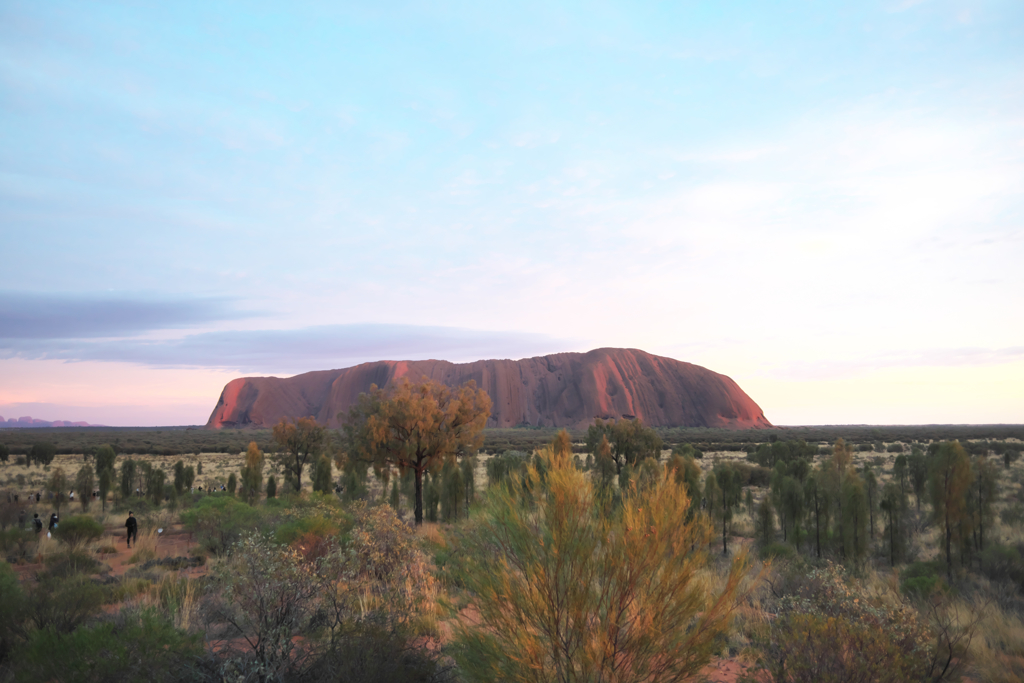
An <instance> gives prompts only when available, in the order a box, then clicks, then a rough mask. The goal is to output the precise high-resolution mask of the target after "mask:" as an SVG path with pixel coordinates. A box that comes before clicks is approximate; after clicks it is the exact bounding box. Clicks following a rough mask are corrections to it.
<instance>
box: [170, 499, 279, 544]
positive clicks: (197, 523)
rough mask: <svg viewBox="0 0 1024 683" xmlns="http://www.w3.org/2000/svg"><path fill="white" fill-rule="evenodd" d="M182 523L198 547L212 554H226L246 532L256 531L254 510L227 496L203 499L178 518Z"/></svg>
mask: <svg viewBox="0 0 1024 683" xmlns="http://www.w3.org/2000/svg"><path fill="white" fill-rule="evenodd" d="M181 521H182V524H184V525H185V528H187V529H188V530H189V531H191V532H193V533H194V534H196V540H197V542H198V543H199V545H201V546H202V547H204V548H206V549H207V550H209V551H210V552H212V553H214V554H220V553H223V552H224V551H226V550H227V549H228V548H229V547H230V546H231V545H232V544H233V543H235V542H237V541H238V539H239V538H241V536H242V534H243V533H244V532H246V531H253V530H256V529H258V528H259V525H260V521H261V515H260V513H259V511H258V510H256V509H255V508H252V507H250V506H249V505H246V504H245V503H243V502H242V501H240V500H238V499H237V498H233V497H231V496H206V497H205V498H202V499H200V501H199V502H198V503H197V504H196V505H195V506H194V507H193V508H192V509H190V510H188V511H186V512H185V513H183V514H182V516H181Z"/></svg>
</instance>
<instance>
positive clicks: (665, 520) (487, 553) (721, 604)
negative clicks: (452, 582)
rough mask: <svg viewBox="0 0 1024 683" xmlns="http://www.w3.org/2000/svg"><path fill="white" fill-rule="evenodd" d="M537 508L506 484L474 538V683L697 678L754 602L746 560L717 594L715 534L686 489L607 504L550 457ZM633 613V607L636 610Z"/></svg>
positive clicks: (532, 470) (636, 493)
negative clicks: (747, 603) (706, 573)
mask: <svg viewBox="0 0 1024 683" xmlns="http://www.w3.org/2000/svg"><path fill="white" fill-rule="evenodd" d="M542 462H544V464H545V468H544V469H545V474H544V478H543V479H541V474H540V471H539V469H538V468H537V467H536V466H535V465H531V466H530V467H529V468H528V470H527V473H526V483H527V486H528V487H529V490H530V491H531V498H532V501H533V505H524V500H523V498H522V497H521V496H520V495H517V493H516V491H517V490H518V487H516V488H515V489H513V488H512V487H510V486H508V485H498V486H493V487H491V488H490V489H489V491H488V496H487V501H486V504H485V506H484V508H483V510H482V511H481V516H480V518H479V526H478V527H476V528H475V529H474V530H472V542H470V543H469V544H467V547H469V548H472V551H471V558H469V560H470V563H471V569H470V571H467V572H466V573H465V581H466V586H467V589H468V592H470V593H471V594H473V595H474V596H475V603H474V606H475V607H476V608H477V609H478V612H479V617H478V618H477V619H475V620H473V622H474V623H469V622H460V623H457V624H456V627H455V628H456V633H457V636H456V650H455V656H456V659H457V660H458V661H459V664H460V665H461V667H462V670H463V673H464V675H465V676H466V678H467V679H468V680H481V681H492V680H603V679H607V680H623V681H626V680H685V678H686V677H690V676H693V675H694V674H696V673H697V672H699V671H700V669H701V668H702V667H703V666H704V664H705V663H706V662H707V659H708V658H709V657H710V654H711V651H712V650H713V649H715V648H716V647H717V645H718V642H719V641H718V638H719V636H721V635H722V634H723V633H724V632H725V631H726V628H727V627H728V624H729V621H730V615H731V613H732V611H733V609H735V607H736V606H737V604H738V603H739V602H740V600H741V599H742V597H741V594H740V584H741V581H742V579H743V577H744V575H745V573H746V558H745V556H743V555H741V556H740V557H739V558H737V559H736V560H735V561H734V562H732V563H731V565H730V567H729V569H728V570H727V577H722V580H721V581H719V582H716V584H717V585H716V586H715V588H713V589H711V588H709V585H708V584H707V583H706V582H705V581H703V580H698V579H697V578H696V577H697V576H699V575H700V574H701V573H702V571H703V569H704V568H705V567H706V565H707V563H708V561H709V558H708V553H707V550H706V549H707V547H708V544H709V543H710V541H711V537H712V536H711V534H712V530H711V528H710V525H709V524H708V523H707V521H706V520H705V518H704V516H703V515H698V516H695V517H694V518H693V519H689V500H688V497H687V495H686V494H685V493H683V492H682V491H680V488H679V487H677V486H676V484H675V482H674V481H672V480H670V479H669V478H668V477H664V478H662V479H660V480H659V481H658V482H657V483H656V484H655V485H653V486H651V487H650V488H648V489H646V490H638V489H636V488H632V489H627V490H626V492H625V494H624V498H625V501H624V503H623V505H622V507H621V512H620V513H616V514H612V511H611V510H610V508H609V507H607V506H602V504H601V503H600V500H599V498H598V494H597V493H596V492H595V487H594V484H593V481H592V479H591V478H590V477H588V476H587V475H585V474H583V473H582V472H579V471H578V470H577V469H576V468H575V467H573V465H572V463H571V461H570V459H569V457H568V456H567V455H559V454H554V453H551V452H550V451H546V452H545V453H544V455H543V456H542ZM626 605H628V607H624V606H626Z"/></svg>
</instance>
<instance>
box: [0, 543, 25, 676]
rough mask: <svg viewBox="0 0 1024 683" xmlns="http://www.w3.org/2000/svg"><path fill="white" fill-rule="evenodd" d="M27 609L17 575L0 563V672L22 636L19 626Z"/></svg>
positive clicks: (7, 565) (7, 566) (9, 566)
mask: <svg viewBox="0 0 1024 683" xmlns="http://www.w3.org/2000/svg"><path fill="white" fill-rule="evenodd" d="M27 607H28V601H27V599H26V597H25V593H24V591H22V589H21V584H20V583H18V575H17V574H15V573H14V570H13V569H11V565H9V564H7V563H6V562H4V563H0V670H2V669H3V664H4V662H5V661H6V660H7V658H8V656H9V655H10V654H11V652H12V651H13V650H14V648H15V646H16V644H17V643H18V642H19V641H20V639H21V636H22V635H23V631H22V628H21V625H22V622H23V621H24V620H25V617H26V616H27Z"/></svg>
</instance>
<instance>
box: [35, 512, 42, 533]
mask: <svg viewBox="0 0 1024 683" xmlns="http://www.w3.org/2000/svg"><path fill="white" fill-rule="evenodd" d="M32 526H34V527H35V529H36V533H37V534H40V533H42V532H43V520H41V519H39V513H38V512H33V513H32Z"/></svg>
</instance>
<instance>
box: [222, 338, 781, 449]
mask: <svg viewBox="0 0 1024 683" xmlns="http://www.w3.org/2000/svg"><path fill="white" fill-rule="evenodd" d="M423 376H426V377H429V378H430V379H433V380H437V381H439V382H443V383H444V384H446V385H448V386H458V385H460V384H462V383H464V382H466V381H467V380H471V379H472V380H475V381H476V384H477V386H478V387H482V388H483V389H484V390H486V391H487V393H488V394H490V396H491V404H492V411H491V418H490V420H489V421H488V426H489V427H516V426H534V427H572V428H580V427H585V426H586V425H588V424H590V423H591V422H592V421H593V420H594V418H596V417H600V418H605V419H609V418H616V419H618V418H634V417H636V418H640V419H641V420H643V422H644V423H645V424H647V425H649V426H653V427H725V428H735V429H751V428H761V427H771V426H772V425H771V423H770V422H768V420H767V419H766V418H765V416H764V413H763V412H762V411H761V408H759V407H758V405H757V404H756V403H754V401H753V400H751V398H750V397H749V396H747V394H746V393H744V391H743V390H742V389H740V387H739V385H737V384H736V382H734V381H732V380H731V379H730V378H728V377H726V376H725V375H720V374H718V373H717V372H712V371H711V370H708V369H707V368H702V367H700V366H699V365H693V364H691V363H684V362H682V361H678V360H674V359H672V358H665V357H663V356H655V355H652V354H649V353H646V352H644V351H640V350H637V349H596V350H594V351H590V352H587V353H557V354H553V355H550V356H538V357H535V358H524V359H522V360H517V361H514V360H480V361H475V362H472V363H449V362H448V361H443V360H421V361H377V362H373V363H363V364H361V365H356V366H354V367H351V368H345V369H343V370H321V371H316V372H307V373H305V374H302V375H296V376H294V377H289V378H287V379H280V378H277V377H243V378H240V379H235V380H232V381H231V382H228V384H227V385H226V386H225V387H224V390H223V391H222V392H221V395H220V400H219V401H217V406H216V407H215V408H214V409H213V413H212V414H211V415H210V420H209V421H208V422H207V423H206V426H207V427H208V428H212V429H220V428H223V427H229V428H238V427H270V426H273V425H274V424H275V423H277V422H278V421H279V420H280V419H281V418H282V417H303V416H310V415H312V416H314V417H316V418H317V420H318V421H320V422H321V423H323V424H326V425H328V426H330V427H337V426H339V425H340V424H341V420H339V418H338V414H339V413H347V412H348V410H349V408H350V407H351V406H352V405H353V404H354V403H355V401H356V399H357V397H358V396H359V394H360V393H362V392H366V391H369V389H370V385H371V384H376V385H377V386H381V387H382V386H385V385H387V384H388V383H390V382H392V381H394V380H396V379H398V378H401V377H408V378H409V379H410V380H412V381H416V380H419V379H420V378H421V377H423Z"/></svg>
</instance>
